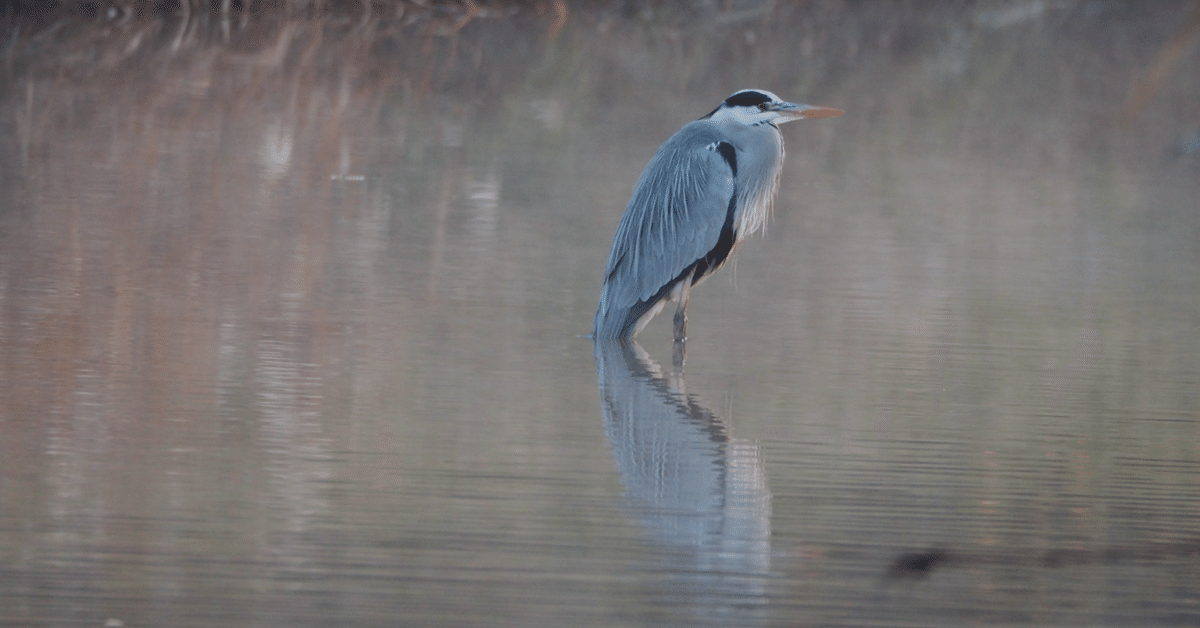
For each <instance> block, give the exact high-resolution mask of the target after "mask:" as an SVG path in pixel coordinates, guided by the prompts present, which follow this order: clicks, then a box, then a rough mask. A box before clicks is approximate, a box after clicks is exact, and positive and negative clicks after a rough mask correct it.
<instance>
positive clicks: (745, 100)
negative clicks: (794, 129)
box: [704, 89, 843, 126]
mask: <svg viewBox="0 0 1200 628" xmlns="http://www.w3.org/2000/svg"><path fill="white" fill-rule="evenodd" d="M842 113H843V112H842V110H841V109H834V108H833V107H822V106H820V105H799V104H796V103H794V102H787V101H785V100H782V99H780V98H779V97H778V96H776V95H775V94H772V93H771V92H768V91H767V90H765V89H743V90H741V91H737V92H734V93H733V94H732V95H731V96H730V97H729V98H726V99H725V102H723V103H721V105H720V106H719V107H717V108H716V109H713V110H712V113H710V114H708V115H707V116H704V117H705V118H707V119H709V120H712V121H713V122H723V121H726V120H733V121H736V122H741V123H742V124H745V125H748V126H753V125H757V124H771V125H779V124H783V123H784V122H791V121H792V120H799V119H801V118H832V117H834V116H840V115H842Z"/></svg>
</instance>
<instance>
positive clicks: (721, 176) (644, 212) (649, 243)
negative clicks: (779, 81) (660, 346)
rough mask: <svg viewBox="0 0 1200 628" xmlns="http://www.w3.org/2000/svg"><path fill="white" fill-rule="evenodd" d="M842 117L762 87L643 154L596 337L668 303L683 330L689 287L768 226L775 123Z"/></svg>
mask: <svg viewBox="0 0 1200 628" xmlns="http://www.w3.org/2000/svg"><path fill="white" fill-rule="evenodd" d="M840 115H842V110H840V109H834V108H833V107H821V106H815V105H800V104H796V103H791V102H785V101H783V100H781V99H780V98H779V97H778V96H776V95H775V94H772V93H771V92H768V91H766V90H762V89H744V90H741V91H738V92H734V93H733V94H732V95H731V96H729V97H728V98H726V99H725V100H724V102H722V103H721V104H720V105H719V106H718V107H717V108H716V109H714V110H713V111H712V112H711V113H709V114H708V115H706V116H704V117H703V118H700V119H699V120H696V121H694V122H690V123H688V124H687V125H685V126H684V127H683V128H682V129H680V130H679V132H677V133H676V134H675V135H674V136H672V137H671V138H670V139H669V140H667V141H666V143H664V144H663V145H662V146H661V147H660V148H659V149H658V152H656V153H655V154H654V157H652V158H651V159H650V163H649V164H647V165H646V169H645V170H644V171H642V175H641V177H639V178H638V181H637V184H636V185H635V186H634V189H633V196H632V198H630V199H629V205H628V206H626V208H625V214H624V215H623V216H622V217H621V223H620V225H619V226H618V227H617V233H616V235H615V236H614V237H613V243H612V250H611V251H610V252H609V254H608V264H607V266H606V268H605V270H604V286H603V288H602V289H601V292H600V306H599V308H598V309H597V310H596V322H595V328H594V330H593V332H592V336H593V338H596V339H601V338H632V337H633V336H635V335H637V333H638V332H640V331H641V330H642V328H643V327H645V326H646V324H647V323H649V322H650V319H651V318H653V317H654V315H656V314H658V313H659V312H661V311H662V309H663V308H664V307H665V306H666V305H667V304H668V303H671V302H676V303H678V304H679V305H678V307H677V309H676V311H675V341H676V342H682V341H683V340H685V339H686V334H687V312H686V309H687V304H688V296H689V294H690V291H691V289H692V288H693V287H694V286H695V285H696V284H698V283H700V281H702V280H703V279H705V278H706V277H708V275H710V274H712V273H713V271H715V270H716V269H717V268H720V266H721V265H722V264H724V263H725V261H726V260H728V259H729V256H730V255H731V254H732V253H733V251H734V249H736V248H737V246H738V245H739V244H741V243H742V242H743V241H744V240H745V239H746V238H748V237H749V236H750V235H752V234H754V233H755V232H757V231H758V230H759V229H761V228H762V227H763V225H764V224H766V222H767V218H768V217H769V215H770V213H771V205H772V203H773V202H774V200H775V192H776V190H777V188H778V187H779V173H780V172H781V171H782V170H783V135H782V134H780V132H779V126H778V125H780V124H783V123H785V122H791V121H792V120H798V119H800V118H831V117H833V116H840Z"/></svg>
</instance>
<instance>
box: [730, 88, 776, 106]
mask: <svg viewBox="0 0 1200 628" xmlns="http://www.w3.org/2000/svg"><path fill="white" fill-rule="evenodd" d="M769 102H771V97H770V96H768V95H766V94H764V93H762V92H756V91H754V90H752V89H751V90H747V91H744V92H738V93H736V94H734V95H732V96H730V97H729V98H726V99H725V104H726V105H728V106H730V107H753V106H755V105H761V104H763V103H769Z"/></svg>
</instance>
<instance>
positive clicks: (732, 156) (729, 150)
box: [717, 142, 737, 177]
mask: <svg viewBox="0 0 1200 628" xmlns="http://www.w3.org/2000/svg"><path fill="white" fill-rule="evenodd" d="M717 152H718V153H721V156H722V157H724V158H725V163H728V164H729V169H730V170H733V176H735V177H736V176H737V151H736V150H734V148H733V144H730V143H729V142H717Z"/></svg>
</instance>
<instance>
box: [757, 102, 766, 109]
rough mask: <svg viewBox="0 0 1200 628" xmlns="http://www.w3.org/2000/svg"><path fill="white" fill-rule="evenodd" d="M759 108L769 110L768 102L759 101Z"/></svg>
mask: <svg viewBox="0 0 1200 628" xmlns="http://www.w3.org/2000/svg"><path fill="white" fill-rule="evenodd" d="M758 110H759V111H766V110H767V103H765V102H760V103H758Z"/></svg>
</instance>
